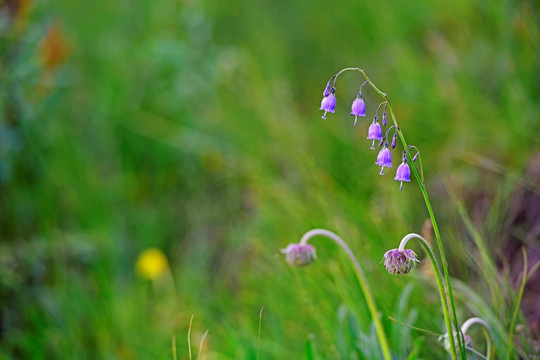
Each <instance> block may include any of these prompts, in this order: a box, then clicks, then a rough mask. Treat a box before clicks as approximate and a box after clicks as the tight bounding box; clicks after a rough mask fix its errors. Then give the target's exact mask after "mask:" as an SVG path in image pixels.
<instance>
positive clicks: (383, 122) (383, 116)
mask: <svg viewBox="0 0 540 360" xmlns="http://www.w3.org/2000/svg"><path fill="white" fill-rule="evenodd" d="M385 108H386V107H385ZM382 126H386V110H385V111H384V112H383V113H382Z"/></svg>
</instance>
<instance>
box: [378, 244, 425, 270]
mask: <svg viewBox="0 0 540 360" xmlns="http://www.w3.org/2000/svg"><path fill="white" fill-rule="evenodd" d="M382 261H384V268H385V269H386V270H387V271H388V272H389V273H390V274H392V275H405V274H408V273H410V272H411V270H412V269H413V268H414V266H415V265H416V263H418V262H419V261H418V259H417V258H416V253H415V252H414V251H412V250H410V249H403V250H401V251H400V250H399V249H392V250H388V251H387V252H386V253H385V254H384V256H383V260H382Z"/></svg>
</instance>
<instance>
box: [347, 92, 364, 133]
mask: <svg viewBox="0 0 540 360" xmlns="http://www.w3.org/2000/svg"><path fill="white" fill-rule="evenodd" d="M351 115H353V116H354V126H356V121H357V120H358V117H359V116H361V117H365V116H366V103H365V102H364V99H362V94H360V93H359V94H358V96H357V97H356V99H354V101H353V103H352V106H351Z"/></svg>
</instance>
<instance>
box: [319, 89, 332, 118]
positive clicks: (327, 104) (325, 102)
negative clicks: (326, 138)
mask: <svg viewBox="0 0 540 360" xmlns="http://www.w3.org/2000/svg"><path fill="white" fill-rule="evenodd" d="M335 108H336V96H335V95H334V94H332V93H330V94H329V95H328V96H325V97H324V98H323V99H322V102H321V107H320V109H319V110H323V111H324V115H323V116H322V118H323V119H326V113H329V112H331V113H333V112H335V110H334V109H335Z"/></svg>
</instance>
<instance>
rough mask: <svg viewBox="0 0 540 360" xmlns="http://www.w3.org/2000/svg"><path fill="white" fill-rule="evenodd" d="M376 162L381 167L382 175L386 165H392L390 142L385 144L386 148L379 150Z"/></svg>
mask: <svg viewBox="0 0 540 360" xmlns="http://www.w3.org/2000/svg"><path fill="white" fill-rule="evenodd" d="M375 164H377V165H379V166H380V167H381V172H380V174H381V175H383V171H384V168H385V167H389V168H391V167H392V153H391V152H390V150H389V149H388V143H386V144H384V148H382V149H381V151H379V155H377V162H375Z"/></svg>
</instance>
